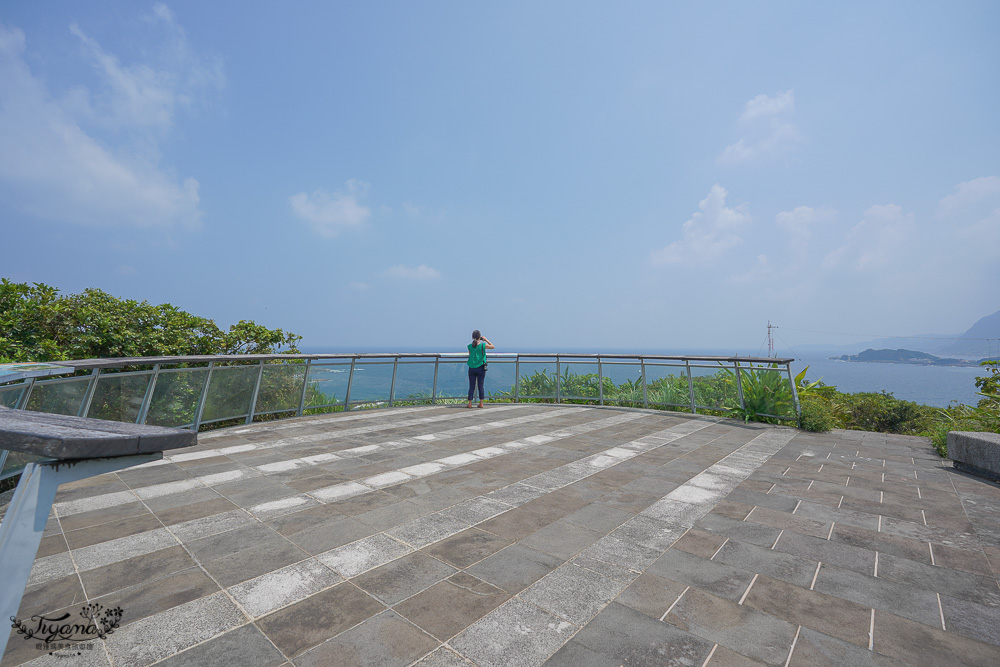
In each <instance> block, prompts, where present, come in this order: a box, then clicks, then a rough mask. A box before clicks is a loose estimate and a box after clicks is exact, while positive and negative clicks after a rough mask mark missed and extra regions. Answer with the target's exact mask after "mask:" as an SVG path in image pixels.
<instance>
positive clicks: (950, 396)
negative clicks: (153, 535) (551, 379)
mask: <svg viewBox="0 0 1000 667" xmlns="http://www.w3.org/2000/svg"><path fill="white" fill-rule="evenodd" d="M303 351H304V352H311V353H321V352H323V353H344V352H388V351H389V350H386V349H372V348H351V349H344V348H307V349H304V350H303ZM432 351H442V350H428V349H406V350H402V349H396V350H392V352H432ZM456 351H459V350H456ZM503 351H504V352H508V351H521V352H552V351H553V350H545V349H531V350H527V349H525V350H506V349H505V350H503ZM562 351H563V352H593V350H562ZM602 352H605V350H602ZM607 352H608V353H618V354H638V353H640V352H641V353H643V354H705V355H730V354H742V355H746V354H754V355H756V350H738V351H733V350H726V351H721V350H662V351H655V350H642V351H639V350H622V349H617V350H607ZM806 366H809V371H808V372H807V374H806V378H807V379H808V380H818V379H820V378H822V379H823V382H824V383H826V384H828V385H833V386H835V387H837V389H839V390H840V391H843V392H859V391H882V390H885V391H888V392H891V393H892V394H893V395H894V396H895V397H896V398H901V399H904V400H908V401H915V402H917V403H923V404H925V405H933V406H937V407H946V406H947V405H948V404H949V403H951V402H953V401H957V402H959V403H966V404H969V405H975V404H976V403H977V402H978V400H979V398H980V397H978V396H977V395H976V386H975V378H976V377H977V376H980V375H985V374H986V370H985V369H983V368H980V367H972V368H962V367H950V366H937V367H935V366H916V365H910V364H870V363H856V362H852V363H848V362H843V361H833V360H830V359H827V358H826V357H825V356H820V355H817V356H812V357H804V358H802V359H797V360H796V361H795V362H794V363H793V364H792V373H793V374H796V373H798V372H799V371H801V370H802V369H803V368H805V367H806ZM542 368H546V370H547V371H548V372H550V373H551V372H552V371H553V370H554V364H545V365H542V364H539V365H537V366H531V365H529V364H526V363H524V362H522V364H521V375H525V374H527V375H530V374H531V373H533V372H534V371H535V370H541V369H542ZM344 369H346V366H345V367H344ZM572 370H573V372H576V373H580V374H583V373H596V372H597V365H596V364H585V365H573V366H572ZM654 372H655V373H656V374H657V375H653V373H654ZM668 372H677V371H673V370H671V369H657V370H656V371H652V370H650V368H647V378H648V379H650V380H652V379H654V378H655V377H657V376H658V374H660V373H662V374H666V373H668ZM697 372H700V373H706V374H708V373H712V372H713V371H712V370H708V369H705V370H699V371H697ZM604 374H605V375H606V376H608V377H610V378H611V379H613V380H615V381H616V382H621V381H623V380H625V379H635V378H637V377H639V367H638V365H623V366H617V367H614V366H610V365H609V364H605V365H604ZM346 375H347V373H344V372H340V373H336V374H333V373H331V375H330V376H329V377H330V378H331V379H330V384H329V385H328V389H329V391H337V393H338V394H339V395H341V396H342V395H343V389H344V388H346V381H347V378H346ZM433 375H434V371H433V365H431V364H420V365H417V366H404V365H403V364H400V368H399V370H397V378H396V396H406V395H408V394H417V393H425V394H426V395H428V396H429V395H430V392H431V386H432V384H433ZM334 376H336V379H334ZM391 377H392V365H391V364H387V365H380V366H375V365H368V366H365V367H363V370H361V371H359V372H358V373H357V375H356V377H355V380H354V386H353V387H352V389H351V395H352V400H369V399H371V400H378V399H382V400H384V399H386V398H388V387H389V379H390V378H391ZM513 384H514V366H513V364H502V363H499V359H495V360H494V361H493V362H491V363H490V369H489V372H488V374H487V386H486V388H487V391H498V390H507V389H509V388H510V387H511V386H512V385H513ZM467 388H468V380H467V378H466V370H465V366H464V364H463V363H456V364H442V365H441V366H440V368H439V371H438V395H445V396H464V394H465V392H466V390H467ZM338 390H339V391H338Z"/></svg>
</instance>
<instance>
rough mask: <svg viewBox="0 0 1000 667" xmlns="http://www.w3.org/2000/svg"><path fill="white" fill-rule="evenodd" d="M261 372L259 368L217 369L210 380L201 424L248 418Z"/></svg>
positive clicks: (227, 367) (230, 367)
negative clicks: (254, 389) (255, 386)
mask: <svg viewBox="0 0 1000 667" xmlns="http://www.w3.org/2000/svg"><path fill="white" fill-rule="evenodd" d="M259 372H260V367H259V366H223V367H216V368H215V369H214V370H213V371H212V377H211V378H210V379H209V383H208V395H207V396H206V397H205V409H204V411H203V412H202V415H201V422H202V423H203V424H204V423H206V422H213V421H221V420H224V419H239V418H241V417H246V416H247V414H248V413H249V411H250V399H251V398H252V397H253V388H254V385H255V384H257V375H258V373H259Z"/></svg>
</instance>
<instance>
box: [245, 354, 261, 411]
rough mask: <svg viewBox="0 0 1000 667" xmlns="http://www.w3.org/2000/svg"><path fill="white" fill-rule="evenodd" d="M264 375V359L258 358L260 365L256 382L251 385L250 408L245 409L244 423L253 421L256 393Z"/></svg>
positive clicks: (258, 391)
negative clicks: (245, 417)
mask: <svg viewBox="0 0 1000 667" xmlns="http://www.w3.org/2000/svg"><path fill="white" fill-rule="evenodd" d="M263 377H264V360H263V359H261V360H260V366H259V367H258V368H257V383H256V384H254V386H253V394H252V395H251V396H250V409H249V410H247V420H246V422H245V423H246V424H248V425H249V424H252V423H253V413H254V410H255V409H256V408H257V395H258V394H259V393H260V380H261V378H263Z"/></svg>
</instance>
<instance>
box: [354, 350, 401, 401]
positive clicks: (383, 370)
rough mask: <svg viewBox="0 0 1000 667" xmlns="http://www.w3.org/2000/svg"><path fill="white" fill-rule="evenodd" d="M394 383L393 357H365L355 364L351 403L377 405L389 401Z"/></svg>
mask: <svg viewBox="0 0 1000 667" xmlns="http://www.w3.org/2000/svg"><path fill="white" fill-rule="evenodd" d="M391 385H392V359H391V358H390V359H384V360H383V359H374V360H370V359H365V360H364V361H360V360H359V361H358V362H357V363H356V364H354V377H353V378H352V379H351V405H354V406H356V405H358V404H359V403H360V404H362V405H363V406H364V407H375V406H376V405H378V404H380V403H388V402H389V388H390V386H391Z"/></svg>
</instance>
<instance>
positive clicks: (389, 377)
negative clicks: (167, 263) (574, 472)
mask: <svg viewBox="0 0 1000 667" xmlns="http://www.w3.org/2000/svg"><path fill="white" fill-rule="evenodd" d="M208 359H211V361H207V360H208ZM792 361H793V360H792V359H769V358H740V357H694V356H658V355H641V356H637V355H617V354H609V355H598V354H589V355H588V354H517V353H509V354H503V353H498V354H491V355H489V357H488V362H489V370H488V373H487V382H486V386H487V394H488V400H490V401H493V402H555V403H580V404H598V405H611V406H623V407H638V408H644V407H645V408H660V409H670V410H679V411H684V412H692V413H697V412H699V411H702V412H709V413H712V414H733V415H734V416H743V417H745V418H747V417H751V418H760V417H765V418H771V419H778V420H788V421H793V420H795V419H796V418H797V414H798V397H797V395H796V388H795V386H794V382H793V380H792V376H791V369H790V364H791V362H792ZM67 363H68V364H72V365H73V366H74V367H76V368H77V369H78V373H79V372H81V371H80V370H79V369H84V372H86V370H89V371H90V372H89V374H82V375H78V376H76V377H69V378H54V379H29V380H21V381H18V382H16V383H11V384H7V385H0V405H2V406H4V407H9V408H17V409H26V410H33V411H38V412H48V413H53V414H63V415H78V416H83V417H95V418H99V419H110V420H114V421H126V422H133V423H137V424H151V425H157V426H171V427H177V428H190V429H199V430H200V429H205V428H212V427H218V426H220V425H230V424H237V423H247V424H249V423H251V422H253V421H262V420H267V419H279V418H284V417H292V416H300V415H310V414H319V413H324V412H337V411H343V410H356V409H370V408H379V407H392V406H394V405H420V404H440V403H457V402H464V401H465V400H466V392H467V389H468V374H467V366H466V363H465V355H464V354H447V353H441V354H355V355H350V354H346V355H345V354H340V355H269V356H263V355H242V356H236V355H234V356H226V357H170V358H168V357H158V358H148V359H120V360H119V359H96V360H84V361H77V362H67ZM0 460H2V463H0V465H2V471H0V477H4V476H9V475H11V474H14V473H16V472H17V471H18V470H20V468H22V467H23V466H24V464H25V463H27V461H20V460H19V459H18V458H17V457H6V459H5V460H4V456H3V453H0Z"/></svg>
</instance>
